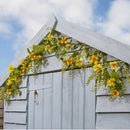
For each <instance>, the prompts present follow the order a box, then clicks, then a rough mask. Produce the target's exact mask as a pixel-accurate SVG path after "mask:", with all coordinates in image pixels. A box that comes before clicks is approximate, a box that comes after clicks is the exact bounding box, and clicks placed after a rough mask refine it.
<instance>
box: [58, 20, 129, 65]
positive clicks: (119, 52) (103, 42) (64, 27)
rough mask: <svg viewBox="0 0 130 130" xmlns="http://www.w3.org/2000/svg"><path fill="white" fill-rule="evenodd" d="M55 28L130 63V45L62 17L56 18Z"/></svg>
mask: <svg viewBox="0 0 130 130" xmlns="http://www.w3.org/2000/svg"><path fill="white" fill-rule="evenodd" d="M56 30H57V31H59V32H61V33H63V34H65V35H67V36H70V37H72V38H74V39H76V40H78V41H80V42H82V43H85V44H87V45H89V46H91V47H94V48H96V49H98V50H100V51H103V52H105V53H107V54H109V55H111V56H113V57H115V58H117V59H120V60H122V61H124V62H126V63H128V64H130V55H129V53H130V45H127V44H125V43H122V42H119V41H117V40H114V39H112V38H109V37H107V36H103V35H102V34H99V33H97V32H94V31H91V30H89V29H87V28H84V27H80V26H78V25H76V24H72V23H70V22H68V21H65V20H62V19H58V23H57V26H56Z"/></svg>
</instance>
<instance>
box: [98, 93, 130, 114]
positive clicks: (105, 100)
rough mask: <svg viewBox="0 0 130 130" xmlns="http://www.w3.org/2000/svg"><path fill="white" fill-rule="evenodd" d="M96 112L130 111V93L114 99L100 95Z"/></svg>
mask: <svg viewBox="0 0 130 130" xmlns="http://www.w3.org/2000/svg"><path fill="white" fill-rule="evenodd" d="M96 112H108V113H109V112H130V95H125V96H124V97H122V98H121V99H120V98H119V97H118V98H116V99H114V100H110V99H109V96H99V97H97V109H96Z"/></svg>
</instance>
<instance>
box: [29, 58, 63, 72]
mask: <svg viewBox="0 0 130 130" xmlns="http://www.w3.org/2000/svg"><path fill="white" fill-rule="evenodd" d="M47 59H48V65H47V66H45V67H44V66H42V68H41V70H40V73H41V72H42V73H45V72H49V71H56V70H60V69H61V68H62V62H61V60H58V59H57V58H56V56H51V57H48V58H47ZM28 74H33V72H32V71H31V70H30V72H29V73H28Z"/></svg>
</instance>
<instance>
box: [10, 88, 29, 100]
mask: <svg viewBox="0 0 130 130" xmlns="http://www.w3.org/2000/svg"><path fill="white" fill-rule="evenodd" d="M20 91H21V94H22V95H19V94H18V95H15V97H14V98H12V97H11V98H10V100H19V99H27V88H22V89H20Z"/></svg>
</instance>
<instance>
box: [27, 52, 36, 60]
mask: <svg viewBox="0 0 130 130" xmlns="http://www.w3.org/2000/svg"><path fill="white" fill-rule="evenodd" d="M28 56H29V57H30V58H31V60H34V58H35V57H36V56H35V55H34V53H33V52H32V53H31V54H29V55H28Z"/></svg>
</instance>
